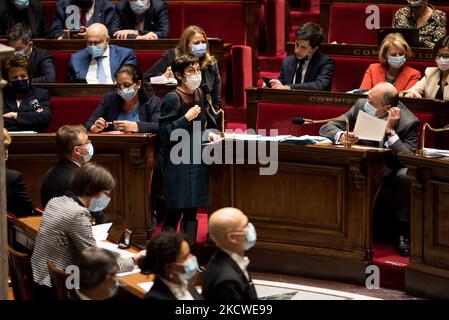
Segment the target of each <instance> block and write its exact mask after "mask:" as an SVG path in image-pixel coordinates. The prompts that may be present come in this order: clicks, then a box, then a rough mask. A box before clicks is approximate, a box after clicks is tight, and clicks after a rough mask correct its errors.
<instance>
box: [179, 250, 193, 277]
mask: <svg viewBox="0 0 449 320" xmlns="http://www.w3.org/2000/svg"><path fill="white" fill-rule="evenodd" d="M183 266H184V272H178V275H179V278H180V279H181V280H183V281H187V280H189V279H191V278H192V277H193V276H194V275H195V274H196V272H197V271H198V260H197V259H196V257H195V256H192V258H190V259H189V260H187V261H186V262H184V264H183Z"/></svg>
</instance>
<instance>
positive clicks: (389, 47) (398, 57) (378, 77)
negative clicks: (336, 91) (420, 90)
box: [360, 33, 421, 91]
mask: <svg viewBox="0 0 449 320" xmlns="http://www.w3.org/2000/svg"><path fill="white" fill-rule="evenodd" d="M411 56H412V49H411V48H410V46H409V45H408V43H407V42H406V41H405V39H404V37H403V36H402V35H401V34H400V33H390V34H389V35H387V36H386V37H385V39H384V40H383V41H382V44H381V46H380V50H379V60H380V63H373V64H371V65H370V66H369V67H368V69H367V70H366V72H365V76H364V77H363V81H362V84H361V85H360V88H361V89H372V88H373V87H374V86H375V85H376V84H378V83H381V82H389V83H391V84H392V85H394V86H395V87H396V89H397V90H398V91H403V90H407V89H409V88H411V87H413V85H414V84H415V83H417V82H418V81H419V79H420V78H421V73H420V72H419V71H418V70H416V69H413V68H411V67H409V66H407V65H406V64H405V63H406V61H407V59H408V58H410V57H411Z"/></svg>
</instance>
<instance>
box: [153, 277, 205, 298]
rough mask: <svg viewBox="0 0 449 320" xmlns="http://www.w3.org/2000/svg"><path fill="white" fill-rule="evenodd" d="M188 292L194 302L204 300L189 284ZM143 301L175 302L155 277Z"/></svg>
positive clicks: (165, 287) (166, 288)
mask: <svg viewBox="0 0 449 320" xmlns="http://www.w3.org/2000/svg"><path fill="white" fill-rule="evenodd" d="M188 290H189V292H190V294H191V295H192V297H193V299H195V300H204V299H203V297H202V296H201V295H200V294H199V293H198V291H196V289H195V287H194V286H192V285H191V284H189V286H188ZM145 299H149V300H177V299H176V297H175V296H174V295H173V293H172V292H171V291H170V289H169V288H168V287H167V286H166V285H165V283H163V282H162V281H161V280H160V279H159V277H157V276H156V279H155V280H154V284H153V286H152V287H151V289H150V291H148V292H147V294H146V295H145Z"/></svg>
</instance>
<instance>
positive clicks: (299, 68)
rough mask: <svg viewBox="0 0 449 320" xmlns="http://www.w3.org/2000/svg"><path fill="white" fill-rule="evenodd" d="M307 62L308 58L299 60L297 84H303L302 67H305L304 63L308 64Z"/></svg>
mask: <svg viewBox="0 0 449 320" xmlns="http://www.w3.org/2000/svg"><path fill="white" fill-rule="evenodd" d="M307 60H308V59H307V58H304V59H301V60H298V67H297V68H296V76H295V83H301V82H302V66H303V65H304V63H306V61H307Z"/></svg>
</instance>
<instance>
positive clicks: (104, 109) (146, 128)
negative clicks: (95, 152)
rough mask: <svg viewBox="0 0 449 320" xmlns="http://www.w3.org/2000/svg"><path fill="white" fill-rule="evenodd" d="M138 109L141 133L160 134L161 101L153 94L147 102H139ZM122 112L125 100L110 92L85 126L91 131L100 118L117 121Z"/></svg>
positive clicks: (108, 128) (110, 127) (109, 129)
mask: <svg viewBox="0 0 449 320" xmlns="http://www.w3.org/2000/svg"><path fill="white" fill-rule="evenodd" d="M138 108H139V118H140V122H137V126H138V127H139V132H140V133H144V132H151V133H158V132H159V116H160V114H161V100H160V99H159V98H158V97H156V96H155V95H153V94H151V95H147V100H146V101H145V102H143V103H142V102H140V101H139V107H138ZM122 110H123V99H122V98H121V97H120V96H119V95H118V94H117V93H116V92H115V91H114V92H108V93H107V94H106V95H105V97H104V98H103V101H101V103H100V105H99V106H98V107H97V109H96V110H95V111H94V113H93V114H92V115H91V116H90V118H89V120H87V122H86V123H85V125H84V126H85V127H86V129H87V130H90V128H91V127H92V125H93V124H94V123H95V121H96V120H97V119H98V118H100V117H102V118H103V119H105V120H106V121H107V122H110V121H115V120H117V118H118V116H119V114H120V112H121V111H122ZM113 128H114V126H108V127H107V128H105V129H104V130H103V131H112V130H113Z"/></svg>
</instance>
